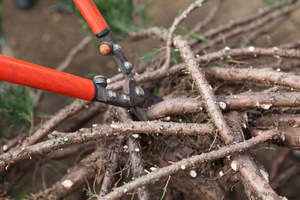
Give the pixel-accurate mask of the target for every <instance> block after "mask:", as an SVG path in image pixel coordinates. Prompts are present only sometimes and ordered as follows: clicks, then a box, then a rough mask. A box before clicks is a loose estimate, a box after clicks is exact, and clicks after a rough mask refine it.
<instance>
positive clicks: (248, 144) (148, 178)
mask: <svg viewBox="0 0 300 200" xmlns="http://www.w3.org/2000/svg"><path fill="white" fill-rule="evenodd" d="M278 134H279V133H278V132H276V131H266V132H264V133H263V134H261V135H259V136H257V137H255V138H252V139H250V140H247V141H244V142H241V143H238V144H234V145H229V146H225V147H223V148H221V149H219V150H216V151H212V152H209V153H203V154H201V155H196V156H193V157H191V158H187V159H183V160H181V161H179V162H176V163H173V164H172V165H170V166H167V167H163V168H160V169H157V170H155V171H154V172H152V173H150V174H146V175H144V176H141V177H140V178H137V179H135V180H134V181H131V182H129V183H127V184H125V185H123V186H121V187H118V188H115V189H114V191H112V192H111V193H109V194H107V195H106V196H104V197H102V198H101V199H110V200H114V199H118V198H120V197H122V196H124V195H125V194H126V193H128V192H132V191H134V190H135V189H136V188H139V187H142V186H144V185H147V184H149V183H151V182H153V181H155V180H157V179H160V178H164V177H167V176H169V175H172V174H174V173H176V172H178V171H182V170H185V169H189V168H191V167H194V166H196V165H198V164H200V163H202V162H208V161H212V160H216V159H219V158H222V157H225V156H228V155H232V154H234V153H237V152H239V153H241V152H243V151H245V150H247V149H249V148H253V147H254V146H257V145H259V144H262V143H263V142H265V141H267V140H268V139H270V138H272V137H275V136H278ZM98 199H99V200H100V198H98Z"/></svg>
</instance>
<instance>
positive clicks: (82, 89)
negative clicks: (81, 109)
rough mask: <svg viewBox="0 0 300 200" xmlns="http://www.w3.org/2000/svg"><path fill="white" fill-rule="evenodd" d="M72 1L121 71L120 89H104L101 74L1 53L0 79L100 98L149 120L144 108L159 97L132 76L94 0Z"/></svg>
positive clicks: (85, 98)
mask: <svg viewBox="0 0 300 200" xmlns="http://www.w3.org/2000/svg"><path fill="white" fill-rule="evenodd" d="M73 1H74V3H75V4H76V6H77V7H78V9H79V11H80V12H81V14H82V15H83V17H84V18H85V20H86V22H87V23H88V24H89V26H90V28H91V29H92V31H93V33H94V34H95V35H96V37H97V38H100V39H101V40H102V42H101V43H100V45H99V51H100V53H101V54H103V55H112V56H113V58H114V60H115V62H116V63H117V65H118V67H119V69H120V70H121V72H122V73H123V74H124V77H125V84H124V86H123V92H118V91H113V90H109V89H107V88H106V86H107V80H106V78H105V77H103V76H101V75H99V76H95V77H94V79H93V81H91V80H89V79H85V78H82V77H78V76H74V75H71V74H67V73H64V72H60V71H56V70H53V69H49V68H46V67H43V66H40V65H36V64H32V63H29V62H25V61H22V60H18V59H14V58H10V57H6V56H3V55H0V72H1V73H0V80H2V81H7V82H11V83H16V84H20V85H24V86H28V87H32V88H37V89H41V90H45V91H49V92H54V93H58V94H62V95H66V96H70V97H74V98H78V99H83V100H87V101H99V102H103V103H106V104H111V105H115V106H119V107H123V108H128V109H131V110H132V112H133V114H134V115H135V116H136V117H137V119H139V120H141V121H146V120H148V118H147V114H146V109H147V108H148V107H149V106H150V105H152V104H155V103H157V102H160V101H162V99H161V98H160V97H157V96H155V95H153V94H151V93H150V92H149V91H147V90H145V89H144V88H142V87H141V86H140V85H139V84H138V82H137V81H136V80H135V79H134V76H133V74H132V73H131V70H132V64H131V63H130V62H129V61H128V60H127V59H126V58H125V56H124V54H123V52H122V50H121V47H120V45H119V44H117V43H116V42H115V41H114V39H113V37H112V35H111V34H110V29H109V26H108V25H107V23H106V21H105V20H104V18H103V17H102V15H101V13H100V11H99V10H98V8H97V7H96V5H95V4H94V2H93V1H92V0H73Z"/></svg>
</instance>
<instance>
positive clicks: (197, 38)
mask: <svg viewBox="0 0 300 200" xmlns="http://www.w3.org/2000/svg"><path fill="white" fill-rule="evenodd" d="M181 30H182V31H183V34H188V35H190V36H191V37H192V38H195V39H196V40H199V41H202V42H207V41H209V40H208V39H207V38H205V37H204V36H202V35H199V34H196V33H193V32H191V31H190V30H188V29H187V28H185V27H181Z"/></svg>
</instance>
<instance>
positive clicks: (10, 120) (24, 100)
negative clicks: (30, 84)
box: [0, 83, 35, 137]
mask: <svg viewBox="0 0 300 200" xmlns="http://www.w3.org/2000/svg"><path fill="white" fill-rule="evenodd" d="M29 90H30V89H29V88H26V87H23V86H13V85H12V84H6V83H1V84H0V116H1V117H2V120H1V125H2V126H3V127H4V130H3V132H4V137H10V132H11V131H12V130H13V129H15V128H18V130H19V131H26V130H28V129H29V128H30V126H31V120H32V116H33V114H34V113H35V108H34V105H33V100H32V98H31V97H30V95H29Z"/></svg>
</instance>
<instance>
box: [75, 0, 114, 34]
mask: <svg viewBox="0 0 300 200" xmlns="http://www.w3.org/2000/svg"><path fill="white" fill-rule="evenodd" d="M73 1H74V3H75V4H76V6H77V7H78V9H79V11H80V12H81V14H82V16H83V17H84V19H85V21H86V22H87V23H88V24H89V26H90V28H91V29H92V31H93V33H94V34H95V35H96V36H97V37H102V36H103V35H105V34H106V33H108V32H109V27H108V25H107V23H106V21H105V20H104V18H103V17H102V15H101V13H100V11H99V10H98V8H97V6H96V5H95V3H94V2H93V0H73Z"/></svg>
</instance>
